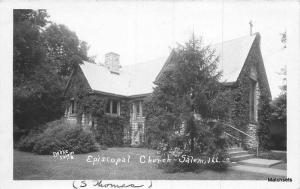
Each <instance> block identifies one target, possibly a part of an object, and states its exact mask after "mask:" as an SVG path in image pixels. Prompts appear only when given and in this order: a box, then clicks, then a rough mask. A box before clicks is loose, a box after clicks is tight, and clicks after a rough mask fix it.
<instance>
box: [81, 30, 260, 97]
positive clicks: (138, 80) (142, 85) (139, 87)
mask: <svg viewBox="0 0 300 189" xmlns="http://www.w3.org/2000/svg"><path fill="white" fill-rule="evenodd" d="M254 39H255V35H253V36H245V37H240V38H237V39H233V40H230V41H226V42H223V43H219V44H214V45H211V47H212V48H213V49H215V50H216V51H215V53H216V55H219V58H220V59H219V69H220V70H222V71H223V76H222V79H221V81H222V82H235V81H236V80H237V78H238V76H239V73H240V72H241V70H242V67H243V65H244V63H245V60H246V58H247V56H248V53H249V51H250V48H251V46H252V43H253V41H254ZM171 56H173V51H172V53H171V54H170V55H169V56H168V57H167V56H166V57H161V58H158V59H155V60H151V61H147V62H144V63H139V64H134V65H128V66H124V67H122V68H121V69H120V74H113V73H111V72H110V71H109V70H108V69H107V68H106V67H104V66H101V65H96V64H92V63H88V62H84V64H82V65H80V68H81V70H82V72H83V74H84V75H85V77H86V79H87V81H88V83H89V85H90V87H91V88H92V89H93V90H94V91H97V92H103V93H108V94H116V95H121V96H135V95H143V94H149V93H152V91H153V87H154V84H153V82H154V81H155V79H156V77H157V76H158V74H160V73H162V68H163V67H165V66H164V65H165V64H166V62H169V60H170V59H171Z"/></svg>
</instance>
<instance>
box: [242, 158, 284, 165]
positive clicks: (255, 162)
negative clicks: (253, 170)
mask: <svg viewBox="0 0 300 189" xmlns="http://www.w3.org/2000/svg"><path fill="white" fill-rule="evenodd" d="M237 163H238V164H241V165H247V166H251V167H272V166H274V165H277V164H280V163H282V161H281V160H273V159H261V158H250V159H246V160H241V161H239V162H237Z"/></svg>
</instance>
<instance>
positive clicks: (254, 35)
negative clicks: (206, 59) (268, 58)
mask: <svg viewBox="0 0 300 189" xmlns="http://www.w3.org/2000/svg"><path fill="white" fill-rule="evenodd" d="M256 35H257V33H254V34H253V35H251V36H249V35H244V36H241V37H237V38H234V39H230V40H226V41H223V42H222V41H220V42H218V43H213V44H210V46H212V45H219V44H222V43H223V44H224V43H228V42H232V41H235V40H238V39H242V38H246V37H256Z"/></svg>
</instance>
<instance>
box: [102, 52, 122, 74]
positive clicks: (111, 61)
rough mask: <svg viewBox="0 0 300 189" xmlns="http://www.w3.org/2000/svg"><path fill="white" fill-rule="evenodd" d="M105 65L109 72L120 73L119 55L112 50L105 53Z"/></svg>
mask: <svg viewBox="0 0 300 189" xmlns="http://www.w3.org/2000/svg"><path fill="white" fill-rule="evenodd" d="M105 66H106V67H107V68H108V69H109V71H110V72H111V73H114V74H120V68H121V65H120V55H119V54H117V53H114V52H109V53H106V54H105Z"/></svg>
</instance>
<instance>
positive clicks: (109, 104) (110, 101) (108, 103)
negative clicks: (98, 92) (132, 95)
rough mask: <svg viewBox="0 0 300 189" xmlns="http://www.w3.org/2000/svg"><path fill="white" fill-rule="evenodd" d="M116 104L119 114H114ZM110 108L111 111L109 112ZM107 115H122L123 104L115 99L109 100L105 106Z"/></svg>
mask: <svg viewBox="0 0 300 189" xmlns="http://www.w3.org/2000/svg"><path fill="white" fill-rule="evenodd" d="M114 102H116V105H117V107H116V108H117V109H116V110H117V112H113V103H114ZM108 106H109V111H107V110H108ZM105 114H108V115H112V116H120V115H121V102H120V101H119V100H115V99H109V100H108V101H107V103H106V106H105Z"/></svg>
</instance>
